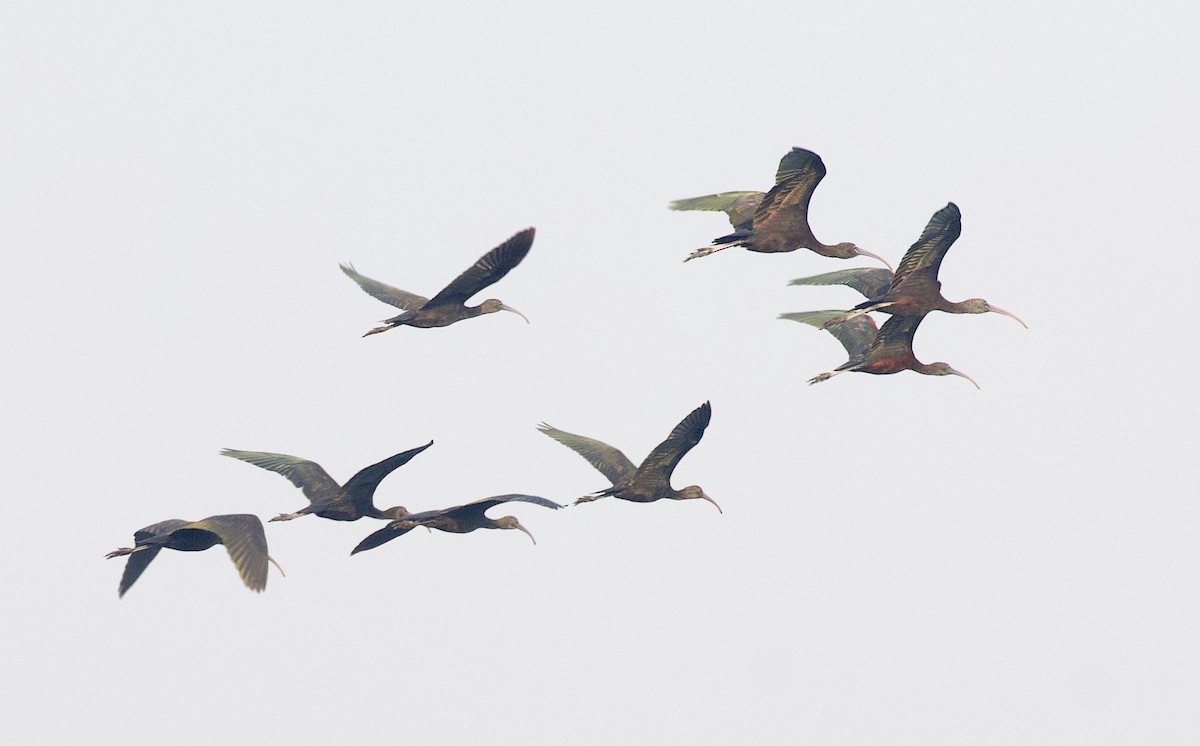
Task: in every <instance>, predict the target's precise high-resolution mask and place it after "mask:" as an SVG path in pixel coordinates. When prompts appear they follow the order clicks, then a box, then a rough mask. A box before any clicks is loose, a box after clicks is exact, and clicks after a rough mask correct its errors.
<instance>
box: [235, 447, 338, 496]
mask: <svg viewBox="0 0 1200 746" xmlns="http://www.w3.org/2000/svg"><path fill="white" fill-rule="evenodd" d="M221 455H222V456H229V457H230V458H236V459H238V460H240V461H245V462H246V463H248V464H254V465H255V466H257V467H259V468H262V469H266V470H267V471H273V472H275V473H276V474H282V475H283V476H285V477H287V479H288V481H289V482H291V483H292V484H294V485H296V486H297V487H299V488H300V490H301V491H302V492H303V493H304V496H305V497H307V498H308V501H309V502H310V503H316V502H327V501H329V500H332V499H333V496H334V495H336V494H337V492H338V490H339V489H341V488H340V487H339V486H338V483H337V482H335V481H334V480H333V477H331V476H329V474H328V472H326V471H325V469H323V468H322V467H321V465H320V464H318V463H317V462H315V461H309V460H308V459H304V458H300V457H299V456H289V455H287V454H286V453H268V452H266V451H237V450H234V449H232V448H225V449H222V451H221Z"/></svg>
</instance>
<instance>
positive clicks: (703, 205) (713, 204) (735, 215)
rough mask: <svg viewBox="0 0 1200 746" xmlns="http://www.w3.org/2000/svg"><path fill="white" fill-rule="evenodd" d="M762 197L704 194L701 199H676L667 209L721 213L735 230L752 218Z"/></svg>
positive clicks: (760, 194) (742, 193)
mask: <svg viewBox="0 0 1200 746" xmlns="http://www.w3.org/2000/svg"><path fill="white" fill-rule="evenodd" d="M764 196H765V195H764V194H763V193H762V192H720V193H719V194H706V195H704V196H703V197H689V198H688V199H677V200H675V201H674V202H672V203H671V204H669V205H667V207H670V208H671V209H672V210H711V211H714V212H723V213H725V214H726V215H728V216H729V223H730V224H731V225H732V226H733V227H734V228H737V227H739V226H741V225H742V224H743V223H745V222H746V221H748V220H751V219H752V218H753V217H754V213H755V212H757V210H758V206H759V205H760V204H762V200H763V197H764Z"/></svg>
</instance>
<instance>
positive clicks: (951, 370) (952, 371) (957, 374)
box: [950, 368, 979, 388]
mask: <svg viewBox="0 0 1200 746" xmlns="http://www.w3.org/2000/svg"><path fill="white" fill-rule="evenodd" d="M950 374H951V375H955V376H962V377H963V378H965V379H967V380H968V381H970V382H971V383H973V384H975V388H979V384H977V383H975V379H974V378H971V377H970V376H968V375H967V374H966V373H963V372H962V371H961V370H955V369H954V368H950Z"/></svg>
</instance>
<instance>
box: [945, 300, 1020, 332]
mask: <svg viewBox="0 0 1200 746" xmlns="http://www.w3.org/2000/svg"><path fill="white" fill-rule="evenodd" d="M955 305H957V306H958V308H959V310H960V311H961V312H962V313H998V314H1000V315H1001V316H1007V317H1009V318H1010V319H1016V320H1017V323H1019V324H1020V325H1021V326H1023V327H1025V328H1026V329H1028V328H1029V324H1026V323H1025V322H1024V321H1022V320H1021V317H1020V316H1017V315H1016V314H1015V313H1013V312H1012V311H1005V310H1004V309H1003V308H1001V307H999V306H993V305H992V304H991V303H988V302H987V301H986V300H984V299H983V298H969V299H967V300H964V301H962V302H961V303H956V304H955Z"/></svg>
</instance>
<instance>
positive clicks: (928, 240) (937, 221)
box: [885, 202, 962, 326]
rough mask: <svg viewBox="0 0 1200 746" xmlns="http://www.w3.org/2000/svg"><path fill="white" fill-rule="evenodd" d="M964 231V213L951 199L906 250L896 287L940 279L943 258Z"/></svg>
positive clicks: (893, 285)
mask: <svg viewBox="0 0 1200 746" xmlns="http://www.w3.org/2000/svg"><path fill="white" fill-rule="evenodd" d="M961 234H962V213H960V212H959V210H958V206H957V205H955V204H954V203H953V202H950V203H948V204H947V205H946V206H945V207H943V208H942V209H940V210H938V211H937V212H935V213H934V214H933V217H932V218H930V219H929V223H928V225H926V226H925V230H924V231H922V232H921V237H920V238H918V239H917V242H916V243H914V244H913V245H912V246H911V247H910V248H909V249H908V251H907V252H905V253H904V258H903V259H901V260H900V266H898V267H897V268H896V276H895V278H893V280H892V290H893V291H895V290H897V289H898V288H900V286H901V285H903V284H905V283H909V284H912V283H916V282H921V283H926V282H927V283H937V274H938V270H939V269H940V268H941V266H942V259H943V258H944V257H945V256H946V252H947V251H949V250H950V246H951V245H952V244H953V243H954V242H955V241H956V240H957V239H958V237H959V235H961ZM885 326H886V324H885Z"/></svg>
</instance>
